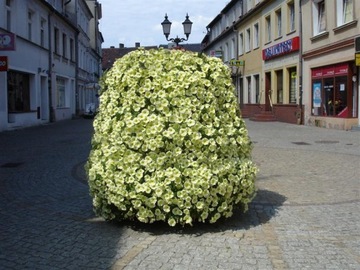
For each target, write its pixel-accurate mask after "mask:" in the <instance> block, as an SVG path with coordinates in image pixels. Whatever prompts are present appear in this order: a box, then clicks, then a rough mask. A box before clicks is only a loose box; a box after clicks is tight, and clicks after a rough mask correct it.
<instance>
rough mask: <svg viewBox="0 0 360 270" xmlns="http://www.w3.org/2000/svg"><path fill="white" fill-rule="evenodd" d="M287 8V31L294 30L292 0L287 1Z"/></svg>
mask: <svg viewBox="0 0 360 270" xmlns="http://www.w3.org/2000/svg"><path fill="white" fill-rule="evenodd" d="M287 10H288V33H292V32H294V31H296V21H295V17H296V16H295V4H294V1H290V2H288V3H287Z"/></svg>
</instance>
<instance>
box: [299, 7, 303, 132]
mask: <svg viewBox="0 0 360 270" xmlns="http://www.w3.org/2000/svg"><path fill="white" fill-rule="evenodd" d="M299 36H300V44H299V46H300V50H299V107H300V121H299V122H300V123H299V124H300V125H302V124H304V117H303V113H304V112H303V87H302V84H303V59H302V58H303V57H302V55H303V34H302V9H301V0H299Z"/></svg>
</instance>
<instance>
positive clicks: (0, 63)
mask: <svg viewBox="0 0 360 270" xmlns="http://www.w3.org/2000/svg"><path fill="white" fill-rule="evenodd" d="M7 70H8V58H7V56H0V71H7Z"/></svg>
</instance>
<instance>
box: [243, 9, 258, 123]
mask: <svg viewBox="0 0 360 270" xmlns="http://www.w3.org/2000/svg"><path fill="white" fill-rule="evenodd" d="M248 3H249V2H248ZM254 4H255V3H254ZM251 9H252V8H251ZM261 30H262V29H261V10H257V11H255V12H252V13H251V16H247V17H246V18H245V19H243V20H242V21H241V23H239V24H238V27H237V33H238V41H239V42H238V52H239V53H238V59H239V60H240V61H242V63H243V66H241V67H240V68H239V70H240V77H239V80H240V83H239V85H240V93H239V95H240V107H241V109H242V115H243V117H248V116H250V115H252V114H254V113H255V112H257V111H258V109H259V106H258V105H259V104H260V103H261V102H263V99H264V96H263V94H262V92H263V89H262V85H261V78H262V53H261V45H262V43H263V41H262V40H263V38H262V36H261ZM256 104H257V105H256ZM252 105H254V106H252ZM254 110H255V111H254Z"/></svg>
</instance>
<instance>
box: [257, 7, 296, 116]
mask: <svg viewBox="0 0 360 270" xmlns="http://www.w3.org/2000/svg"><path fill="white" fill-rule="evenodd" d="M261 21H262V27H263V29H264V31H263V33H262V38H263V46H262V60H263V61H262V63H263V66H262V70H263V72H264V74H265V79H264V81H263V84H262V87H263V93H264V100H262V102H264V105H265V106H264V107H265V110H270V111H272V112H273V113H274V115H275V116H276V119H277V120H279V121H283V122H290V123H299V122H300V120H301V109H300V105H301V104H300V91H299V68H300V66H299V62H300V61H301V55H300V44H301V37H300V31H299V25H298V22H299V0H290V1H281V0H277V1H272V2H271V3H269V4H268V5H267V6H266V7H265V8H264V9H263V12H262V20H261Z"/></svg>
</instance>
